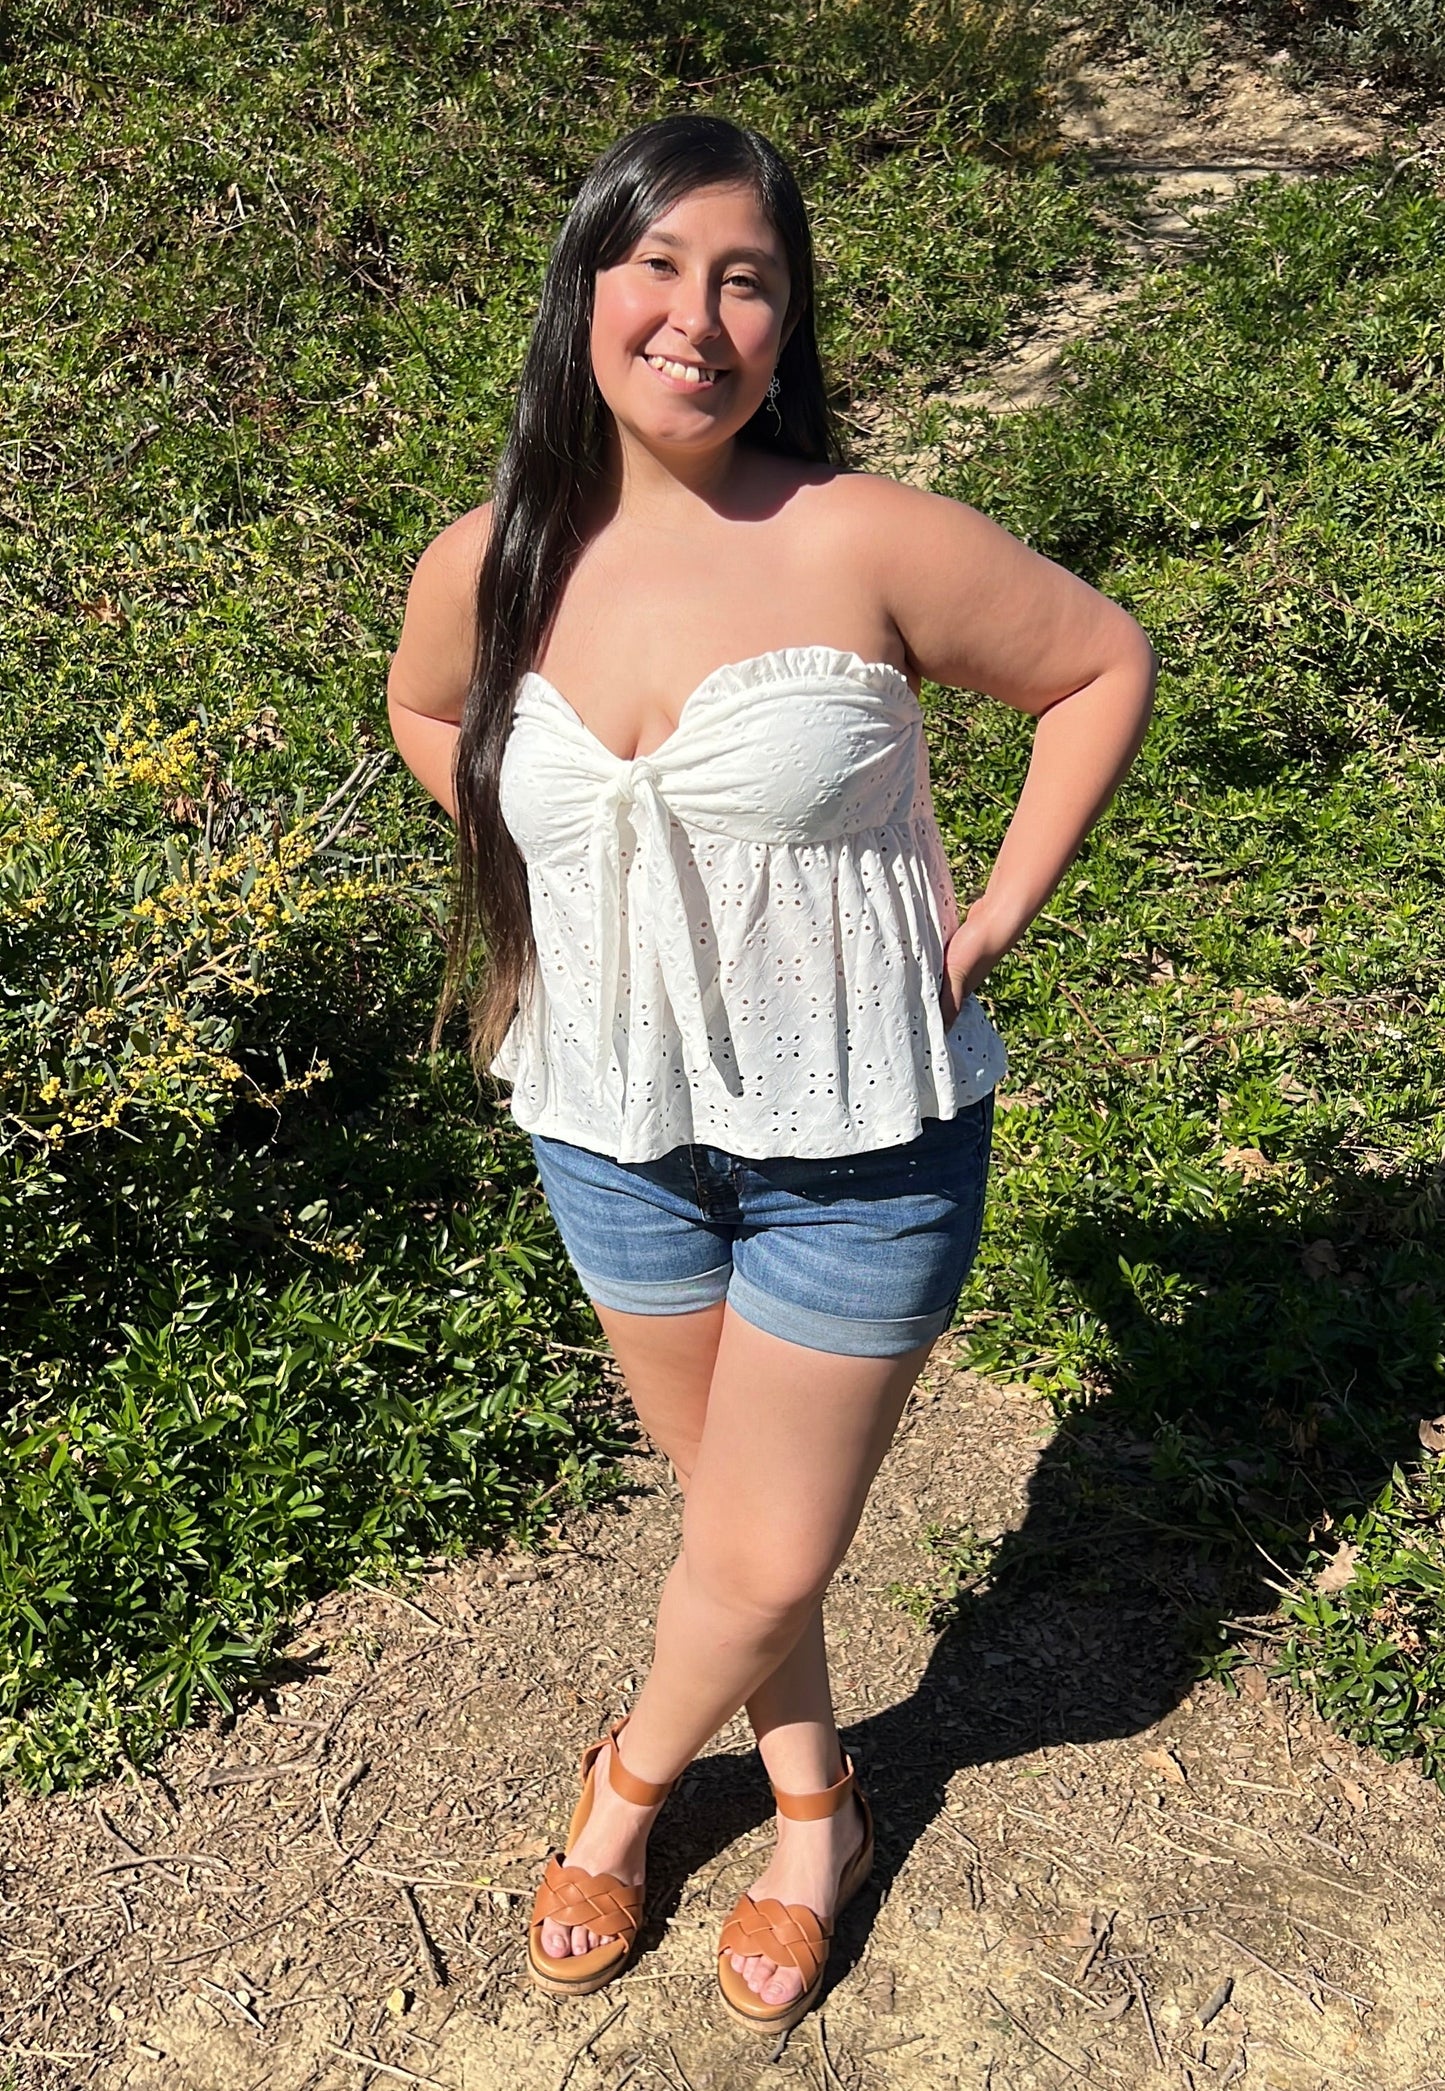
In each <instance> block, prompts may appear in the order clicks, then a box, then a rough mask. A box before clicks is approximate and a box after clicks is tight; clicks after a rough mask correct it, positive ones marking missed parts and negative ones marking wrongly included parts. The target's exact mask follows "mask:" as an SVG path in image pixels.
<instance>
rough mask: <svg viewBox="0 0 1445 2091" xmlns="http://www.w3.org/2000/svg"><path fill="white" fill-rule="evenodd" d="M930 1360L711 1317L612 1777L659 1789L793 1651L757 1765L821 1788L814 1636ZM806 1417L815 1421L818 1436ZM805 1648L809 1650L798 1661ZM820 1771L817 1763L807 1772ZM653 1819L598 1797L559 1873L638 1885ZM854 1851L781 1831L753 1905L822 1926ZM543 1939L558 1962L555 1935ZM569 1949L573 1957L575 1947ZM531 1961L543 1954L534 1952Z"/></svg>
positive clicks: (812, 1829) (782, 1978)
mask: <svg viewBox="0 0 1445 2091" xmlns="http://www.w3.org/2000/svg"><path fill="white" fill-rule="evenodd" d="M683 1318H684V1317H676V1319H677V1320H682V1319H683ZM688 1318H689V1319H691V1317H688ZM930 1347H931V1346H929V1345H927V1344H925V1345H922V1346H920V1347H918V1348H917V1349H915V1350H913V1351H910V1352H909V1353H907V1354H906V1355H905V1356H904V1357H902V1358H891V1359H868V1358H846V1357H837V1356H833V1355H830V1354H826V1353H823V1352H819V1351H812V1350H808V1349H805V1348H804V1347H802V1346H800V1345H797V1344H791V1343H784V1342H782V1341H780V1340H779V1339H778V1338H776V1337H772V1336H767V1335H764V1334H763V1333H762V1332H761V1331H760V1330H757V1329H754V1328H752V1327H751V1325H750V1324H748V1323H746V1322H744V1321H742V1320H741V1318H740V1317H739V1316H737V1315H735V1314H732V1313H731V1312H730V1311H728V1310H726V1309H725V1310H724V1318H723V1325H722V1330H721V1333H720V1337H719V1341H718V1347H717V1356H716V1362H715V1368H714V1373H713V1378H712V1383H711V1386H710V1389H709V1393H708V1401H707V1407H706V1413H705V1417H704V1427H703V1432H702V1438H701V1443H700V1446H699V1449H698V1452H697V1456H696V1463H695V1466H694V1470H693V1475H692V1481H691V1486H690V1488H689V1490H688V1494H687V1500H686V1506H685V1510H684V1516H683V1551H682V1554H681V1555H680V1556H679V1559H678V1561H677V1562H676V1564H675V1565H674V1567H673V1570H672V1572H671V1574H670V1575H669V1577H668V1580H667V1583H666V1585H665V1587H664V1590H663V1594H662V1601H661V1604H660V1606H659V1609H658V1618H657V1636H656V1653H655V1660H654V1663H653V1668H652V1671H651V1673H650V1675H649V1677H648V1679H647V1682H646V1683H645V1685H644V1686H643V1689H642V1692H641V1694H640V1695H639V1697H638V1700H637V1703H636V1705H635V1706H634V1709H633V1713H632V1718H631V1721H630V1722H629V1724H628V1728H627V1731H626V1735H625V1742H626V1749H625V1753H624V1754H625V1759H626V1762H627V1764H628V1766H629V1767H630V1768H631V1769H632V1770H633V1771H634V1772H636V1773H637V1774H638V1775H639V1776H640V1777H642V1778H645V1779H656V1780H666V1779H671V1778H674V1777H676V1776H677V1774H678V1773H679V1772H680V1771H681V1770H682V1769H683V1768H684V1767H685V1766H686V1765H687V1764H688V1763H689V1762H690V1761H691V1759H692V1757H693V1756H694V1755H695V1754H696V1752H697V1751H698V1750H699V1749H700V1748H701V1747H702V1745H703V1744H704V1743H705V1742H707V1741H708V1740H709V1739H710V1738H711V1737H712V1736H713V1735H715V1734H716V1733H717V1731H718V1729H719V1728H721V1727H722V1726H723V1725H724V1724H725V1723H726V1722H727V1721H728V1720H729V1719H730V1718H731V1717H732V1715H733V1714H734V1713H735V1712H736V1711H737V1710H738V1708H739V1707H740V1706H741V1705H743V1704H744V1703H745V1702H746V1701H749V1700H752V1699H753V1698H754V1697H755V1696H756V1695H757V1693H758V1691H759V1688H760V1687H763V1686H764V1685H765V1684H766V1683H767V1681H768V1680H769V1679H773V1678H774V1676H775V1673H776V1672H777V1670H778V1668H779V1665H780V1664H781V1663H782V1662H783V1660H784V1658H785V1657H787V1656H789V1655H791V1654H792V1653H793V1651H794V1650H798V1651H799V1654H798V1659H797V1668H796V1671H795V1672H790V1673H789V1676H790V1677H791V1678H792V1684H791V1685H790V1686H782V1685H779V1684H777V1683H775V1685H774V1691H773V1695H772V1696H773V1703H772V1704H771V1705H770V1704H769V1702H768V1696H767V1694H766V1693H765V1694H764V1703H763V1707H762V1709H761V1720H762V1723H763V1726H764V1728H765V1731H766V1732H765V1735H764V1738H763V1740H764V1755H765V1760H766V1761H767V1762H768V1766H769V1771H770V1774H771V1775H772V1776H773V1777H774V1778H775V1780H776V1781H777V1783H778V1784H779V1785H780V1786H784V1787H785V1788H787V1790H791V1791H807V1790H811V1789H812V1788H813V1787H815V1786H819V1785H828V1784H831V1783H832V1781H833V1780H834V1779H835V1778H836V1776H837V1773H838V1770H839V1764H838V1760H837V1737H836V1731H835V1730H834V1729H833V1726H832V1718H831V1709H830V1708H829V1705H828V1700H827V1692H826V1672H825V1671H824V1670H823V1668H822V1663H821V1632H820V1629H819V1628H818V1627H817V1626H816V1625H815V1624H814V1622H815V1619H816V1616H817V1613H818V1607H819V1605H820V1603H821V1599H822V1595H823V1592H824V1590H825V1589H826V1587H827V1584H828V1582H829V1580H830V1579H831V1577H832V1574H833V1571H834V1569H835V1568H836V1567H837V1565H838V1562H839V1561H840V1560H841V1559H842V1556H843V1554H844V1553H845V1552H846V1550H847V1547H848V1543H849V1541H850V1540H851V1538H852V1535H853V1532H854V1530H855V1528H856V1526H857V1521H858V1518H859V1516H860V1514H861V1512H862V1508H863V1503H864V1500H865V1499H866V1496H867V1492H868V1488H869V1486H870V1484H871V1482H872V1479H873V1475H874V1474H875V1472H876V1471H877V1467H878V1464H879V1462H880V1460H881V1459H882V1457H883V1454H884V1452H885V1451H886V1449H887V1446H888V1443H889V1441H890V1439H891V1438H892V1435H893V1431H894V1429H895V1427H896V1425H897V1421H898V1417H899V1415H900V1413H901V1411H902V1408H903V1405H904V1402H905V1401H906V1400H907V1397H908V1393H909V1390H910V1388H911V1387H912V1385H913V1383H914V1380H915V1379H916V1378H917V1375H918V1372H919V1370H920V1369H921V1367H922V1365H923V1363H924V1360H925V1359H926V1357H927V1355H928V1351H929V1349H930ZM820 1414H825V1415H826V1416H827V1418H828V1422H829V1428H828V1430H827V1431H826V1432H822V1433H820V1431H819V1429H818V1418H819V1415H820ZM805 1634H808V1635H811V1636H813V1637H814V1638H813V1639H812V1642H811V1645H810V1646H809V1647H808V1648H807V1649H806V1650H804V1649H802V1648H800V1644H801V1643H802V1642H803V1640H804V1636H805ZM810 1677H811V1679H812V1680H813V1682H812V1685H811V1687H810V1686H809V1684H808V1682H807V1680H808V1679H809V1678H810ZM820 1680H821V1691H820V1690H819V1688H818V1687H819V1681H820ZM605 1754H606V1753H604V1755H605ZM825 1755H831V1758H832V1761H831V1763H828V1764H826V1765H822V1764H821V1760H822V1758H823V1757H824V1756H825ZM652 1812H653V1811H644V1810H638V1809H635V1808H631V1807H630V1806H629V1804H626V1803H623V1802H621V1801H619V1799H618V1798H617V1796H616V1795H614V1794H613V1793H612V1791H611V1789H610V1787H609V1786H606V1785H605V1784H604V1783H603V1782H601V1781H599V1787H598V1794H597V1801H596V1803H595V1805H594V1808H593V1812H592V1815H591V1817H590V1818H589V1820H588V1822H587V1824H586V1826H585V1828H584V1830H583V1832H582V1835H581V1836H580V1837H579V1839H578V1841H577V1844H576V1846H575V1847H574V1849H573V1850H572V1851H571V1852H569V1854H568V1857H569V1859H572V1860H573V1861H574V1862H575V1863H576V1864H577V1865H579V1866H583V1867H585V1868H587V1869H588V1870H589V1871H593V1872H612V1873H616V1874H618V1875H619V1877H621V1878H624V1879H628V1878H631V1879H633V1880H640V1879H641V1877H642V1874H641V1870H640V1869H641V1861H642V1854H643V1851H644V1848H645V1842H646V1834H647V1830H648V1829H650V1827H651V1819H652ZM859 1835H860V1827H859V1820H858V1815H857V1811H856V1810H846V1811H842V1812H841V1813H840V1815H839V1816H835V1817H831V1818H827V1819H826V1820H825V1821H824V1822H822V1823H809V1824H801V1823H800V1824H791V1823H790V1824H789V1825H788V1830H787V1832H786V1833H780V1838H779V1848H778V1853H777V1856H776V1858H775V1860H774V1862H773V1865H772V1866H771V1867H770V1868H769V1871H768V1874H767V1875H765V1876H764V1883H765V1886H764V1892H773V1893H778V1894H779V1895H780V1896H781V1897H782V1899H785V1900H794V1901H803V1900H806V1901H808V1902H809V1903H810V1904H811V1906H812V1907H813V1908H815V1909H816V1910H818V1912H819V1914H820V1915H824V1916H826V1915H830V1914H831V1908H830V1902H831V1896H832V1892H833V1887H834V1884H835V1882H836V1877H837V1872H838V1870H839V1864H840V1863H841V1857H842V1856H845V1855H846V1853H847V1851H848V1849H850V1848H852V1846H856V1843H857V1841H858V1837H859ZM557 1936H558V1944H559V1950H561V1951H565V1950H566V1949H565V1946H563V1945H562V1944H561V1941H562V1940H563V1939H564V1938H565V1934H563V1933H561V1932H559V1933H558V1935H557ZM572 1943H573V1949H574V1950H582V1949H584V1948H585V1947H586V1945H587V1944H588V1943H589V1935H588V1934H587V1933H586V1932H585V1931H584V1932H583V1933H582V1934H581V1937H580V1938H578V1937H575V1936H574V1938H573V1941H572ZM543 1945H544V1948H545V1950H547V1951H548V1952H551V1951H552V1950H553V1946H552V1943H551V1940H550V1939H549V1938H546V1937H544V1940H543ZM764 1966H766V1964H764ZM747 1972H748V1974H749V1978H750V1979H752V1977H753V1976H754V1975H755V1974H756V1973H757V1970H756V1969H755V1968H754V1967H753V1965H752V1963H749V1966H748V1970H747ZM797 1984H798V1978H797V1976H796V1975H794V1974H792V1973H791V1971H784V1972H783V1973H782V1974H780V1975H778V1976H777V1977H776V1980H772V1979H771V1978H765V1979H764V1986H763V1987H762V1989H761V1991H760V1993H761V1994H762V1995H763V1996H764V1997H765V1999H766V2000H767V2001H768V2002H775V2001H784V2000H785V1999H786V1996H787V1995H788V1994H789V1993H791V1994H796V1993H797ZM789 1985H791V1992H790V1989H789ZM755 1986H756V1984H755Z"/></svg>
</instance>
